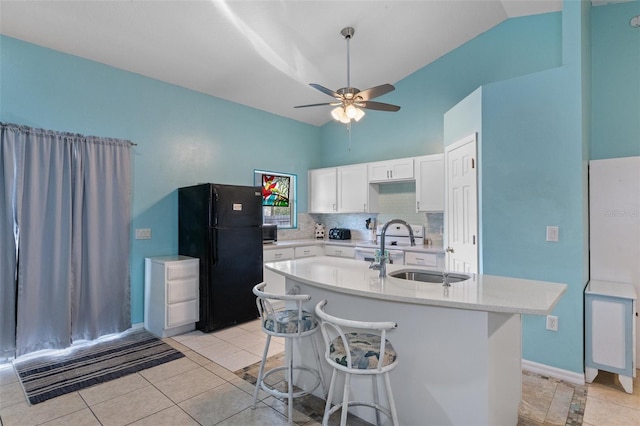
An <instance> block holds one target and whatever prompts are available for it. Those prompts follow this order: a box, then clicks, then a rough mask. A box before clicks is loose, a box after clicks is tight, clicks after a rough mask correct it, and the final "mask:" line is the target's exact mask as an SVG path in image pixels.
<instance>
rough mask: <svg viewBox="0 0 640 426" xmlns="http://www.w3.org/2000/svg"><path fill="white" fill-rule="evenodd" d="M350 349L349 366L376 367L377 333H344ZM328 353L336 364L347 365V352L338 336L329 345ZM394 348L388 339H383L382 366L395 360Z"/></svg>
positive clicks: (377, 354)
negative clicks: (350, 364)
mask: <svg viewBox="0 0 640 426" xmlns="http://www.w3.org/2000/svg"><path fill="white" fill-rule="evenodd" d="M345 337H346V338H347V340H348V342H349V347H350V349H351V363H352V366H351V368H354V369H358V370H367V369H375V368H378V362H379V360H380V339H381V337H380V336H379V335H377V334H370V333H345ZM329 355H330V356H331V360H332V361H333V362H335V363H336V364H339V365H343V366H345V367H348V365H347V352H346V350H345V348H344V345H343V343H342V339H341V338H340V337H339V336H338V337H336V338H335V339H333V341H331V344H330V346H329ZM396 357H397V355H396V350H395V349H394V348H393V345H391V343H390V342H389V341H388V340H385V346H384V356H383V357H382V367H386V366H387V365H389V364H392V363H393V362H394V361H395V360H396Z"/></svg>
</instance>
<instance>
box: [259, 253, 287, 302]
mask: <svg viewBox="0 0 640 426" xmlns="http://www.w3.org/2000/svg"><path fill="white" fill-rule="evenodd" d="M294 255H295V250H294V249H293V248H292V247H288V248H279V249H269V250H264V252H263V255H262V259H263V261H264V262H265V263H267V262H277V261H279V260H290V259H293V258H294ZM262 269H263V271H262V276H263V280H264V282H266V283H267V287H266V288H265V291H266V292H267V293H274V294H284V292H285V289H284V288H285V284H284V282H285V278H284V277H283V276H282V275H280V274H276V273H275V272H273V271H270V270H268V269H267V268H265V267H264V266H263V267H262Z"/></svg>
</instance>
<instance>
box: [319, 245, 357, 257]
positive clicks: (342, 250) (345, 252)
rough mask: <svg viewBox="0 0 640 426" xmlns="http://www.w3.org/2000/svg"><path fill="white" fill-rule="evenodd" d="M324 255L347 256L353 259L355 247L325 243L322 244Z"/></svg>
mask: <svg viewBox="0 0 640 426" xmlns="http://www.w3.org/2000/svg"><path fill="white" fill-rule="evenodd" d="M324 254H325V256H336V257H347V258H350V259H354V258H355V256H356V249H355V247H351V246H346V245H339V244H325V246H324Z"/></svg>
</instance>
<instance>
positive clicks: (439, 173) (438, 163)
mask: <svg viewBox="0 0 640 426" xmlns="http://www.w3.org/2000/svg"><path fill="white" fill-rule="evenodd" d="M415 172H416V211H418V212H434V211H435V212H441V211H444V154H434V155H425V156H422V157H416V158H415Z"/></svg>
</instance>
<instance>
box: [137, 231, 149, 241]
mask: <svg viewBox="0 0 640 426" xmlns="http://www.w3.org/2000/svg"><path fill="white" fill-rule="evenodd" d="M150 239H151V228H139V229H136V240H150Z"/></svg>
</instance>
